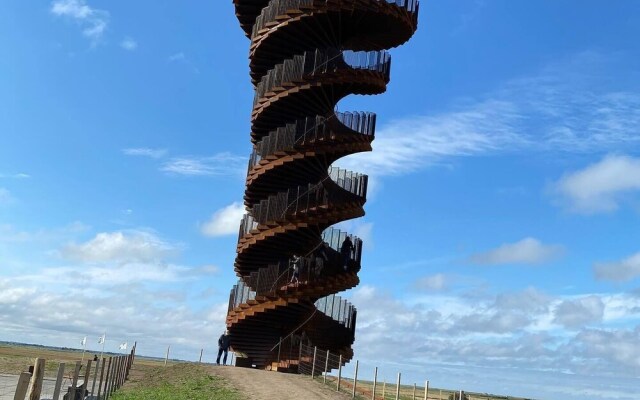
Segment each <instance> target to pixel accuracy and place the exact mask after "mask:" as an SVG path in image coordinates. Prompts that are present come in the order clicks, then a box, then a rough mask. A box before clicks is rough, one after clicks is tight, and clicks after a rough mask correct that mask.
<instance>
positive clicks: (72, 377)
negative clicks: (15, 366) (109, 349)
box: [2, 346, 136, 400]
mask: <svg viewBox="0 0 640 400" xmlns="http://www.w3.org/2000/svg"><path fill="white" fill-rule="evenodd" d="M135 351H136V346H134V347H133V349H132V350H131V353H129V354H128V355H122V356H115V357H105V358H102V359H99V360H95V361H94V360H88V361H86V362H84V363H83V362H81V361H76V362H75V364H70V365H67V363H60V364H58V368H57V374H56V376H55V378H54V379H51V378H45V366H46V360H44V359H42V358H37V359H36V360H35V362H34V365H33V366H30V367H29V372H23V373H22V374H20V376H19V377H18V382H17V384H16V386H15V394H14V395H13V400H85V399H91V400H108V399H109V398H110V397H111V395H112V394H113V393H114V392H115V391H116V390H118V389H119V388H120V387H121V386H122V385H123V384H124V383H125V381H126V380H127V379H128V377H129V371H130V370H131V367H132V365H133V361H134V359H135ZM5 398H6V397H2V400H4V399H5Z"/></svg>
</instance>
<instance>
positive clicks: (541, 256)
mask: <svg viewBox="0 0 640 400" xmlns="http://www.w3.org/2000/svg"><path fill="white" fill-rule="evenodd" d="M563 252H564V248H563V247H562V246H558V245H546V244H543V243H541V242H540V241H539V240H537V239H534V238H530V237H529V238H525V239H522V240H520V241H519V242H516V243H506V244H503V245H501V246H500V247H498V248H496V249H493V250H490V251H487V252H485V253H479V254H475V255H473V256H471V261H472V262H474V263H476V264H483V265H498V264H541V263H545V262H549V261H552V260H554V259H556V258H558V257H559V256H561V255H562V253H563Z"/></svg>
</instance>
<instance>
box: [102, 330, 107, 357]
mask: <svg viewBox="0 0 640 400" xmlns="http://www.w3.org/2000/svg"><path fill="white" fill-rule="evenodd" d="M106 341H107V332H105V333H104V335H102V352H101V353H100V360H102V355H103V354H104V342H106Z"/></svg>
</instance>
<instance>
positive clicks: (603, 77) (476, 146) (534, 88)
mask: <svg viewBox="0 0 640 400" xmlns="http://www.w3.org/2000/svg"><path fill="white" fill-rule="evenodd" d="M610 59H615V57H605V56H602V55H599V54H597V53H590V52H586V53H581V54H577V55H575V56H574V57H572V58H570V59H568V60H565V61H564V62H561V63H557V64H554V65H550V66H548V67H546V68H543V69H542V70H540V71H539V72H538V73H537V74H534V75H532V76H529V77H522V78H518V79H513V80H511V81H508V82H506V83H505V84H503V85H502V86H501V87H499V88H497V89H496V90H494V91H492V92H490V93H487V94H486V95H485V96H482V97H480V98H477V99H474V100H471V101H469V100H467V101H465V102H464V104H463V105H457V106H454V107H453V108H452V110H450V111H448V112H443V113H440V114H427V115H416V116H409V117H406V118H402V119H397V120H393V121H390V122H388V123H386V124H384V125H382V126H380V127H379V129H378V130H377V133H376V140H375V141H374V143H373V147H374V151H373V152H370V153H363V154H356V155H353V156H349V157H347V158H345V159H344V160H341V161H339V162H338V164H340V165H343V166H346V167H348V168H350V169H357V170H360V171H366V172H367V173H371V174H373V175H380V176H383V175H399V174H406V173H411V172H414V171H417V170H419V169H422V168H425V167H429V166H433V165H437V164H439V163H443V162H447V161H448V160H450V159H452V158H456V157H468V156H477V155H486V154H497V153H501V154H502V153H517V152H522V151H539V152H573V153H576V152H577V153H589V152H594V153H601V152H603V151H611V150H616V149H620V148H628V146H638V145H640V135H638V130H637V127H638V126H640V94H638V91H632V90H629V88H617V87H611V86H610V84H609V82H610V79H608V76H609V75H608V74H606V73H602V74H598V73H596V72H594V71H602V70H604V71H608V70H611V69H616V67H617V66H612V65H608V64H607V63H610V62H611V63H613V62H614V61H611V60H610ZM617 69H620V68H617Z"/></svg>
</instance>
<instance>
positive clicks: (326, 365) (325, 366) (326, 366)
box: [324, 350, 330, 383]
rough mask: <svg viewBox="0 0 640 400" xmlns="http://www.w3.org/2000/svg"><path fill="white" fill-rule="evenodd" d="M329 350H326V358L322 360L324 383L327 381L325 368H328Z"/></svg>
mask: <svg viewBox="0 0 640 400" xmlns="http://www.w3.org/2000/svg"><path fill="white" fill-rule="evenodd" d="M329 355H330V353H329V350H327V359H326V360H324V383H327V369H328V368H329Z"/></svg>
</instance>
